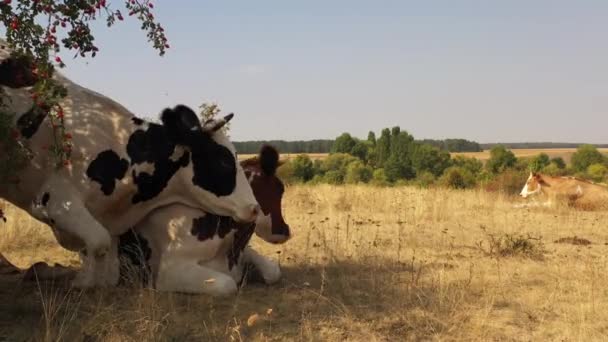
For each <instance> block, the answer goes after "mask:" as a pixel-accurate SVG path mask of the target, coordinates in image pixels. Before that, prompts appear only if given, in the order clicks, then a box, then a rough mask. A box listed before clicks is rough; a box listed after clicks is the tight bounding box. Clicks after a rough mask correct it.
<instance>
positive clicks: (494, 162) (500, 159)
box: [486, 145, 517, 174]
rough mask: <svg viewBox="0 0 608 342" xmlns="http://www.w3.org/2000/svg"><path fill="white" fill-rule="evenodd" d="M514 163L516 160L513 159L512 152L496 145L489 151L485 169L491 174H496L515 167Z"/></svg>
mask: <svg viewBox="0 0 608 342" xmlns="http://www.w3.org/2000/svg"><path fill="white" fill-rule="evenodd" d="M516 161H517V158H515V155H514V154H513V152H511V151H509V150H507V149H506V148H505V147H504V146H502V145H497V146H494V147H493V148H492V149H491V150H490V159H488V161H487V162H486V168H487V169H488V171H490V172H491V173H494V174H496V173H499V172H502V171H504V170H506V169H508V168H512V167H513V166H515V162H516Z"/></svg>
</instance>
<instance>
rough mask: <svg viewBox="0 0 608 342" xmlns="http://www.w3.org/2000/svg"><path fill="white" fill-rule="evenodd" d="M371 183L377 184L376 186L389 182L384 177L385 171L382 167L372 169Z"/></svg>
mask: <svg viewBox="0 0 608 342" xmlns="http://www.w3.org/2000/svg"><path fill="white" fill-rule="evenodd" d="M372 184H374V185H378V186H386V185H388V184H389V183H388V178H387V177H386V173H385V172H384V169H382V168H380V169H376V170H374V174H373V176H372Z"/></svg>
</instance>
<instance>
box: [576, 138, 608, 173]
mask: <svg viewBox="0 0 608 342" xmlns="http://www.w3.org/2000/svg"><path fill="white" fill-rule="evenodd" d="M570 162H571V164H572V168H573V169H574V171H576V172H585V171H587V168H588V167H589V166H591V165H593V164H606V157H605V156H604V155H602V154H601V153H600V151H598V150H597V148H595V146H593V145H588V144H585V145H581V146H579V147H578V148H577V149H576V152H575V153H574V154H573V155H572V160H571V161H570Z"/></svg>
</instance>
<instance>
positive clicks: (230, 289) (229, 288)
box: [203, 277, 237, 297]
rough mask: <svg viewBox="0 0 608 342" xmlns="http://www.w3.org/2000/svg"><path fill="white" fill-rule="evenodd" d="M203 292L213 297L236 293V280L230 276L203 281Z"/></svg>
mask: <svg viewBox="0 0 608 342" xmlns="http://www.w3.org/2000/svg"><path fill="white" fill-rule="evenodd" d="M203 292H205V293H208V294H209V295H211V296H214V297H227V296H232V295H234V294H236V292H237V286H236V282H235V281H234V280H233V279H232V278H230V277H221V278H217V279H210V280H209V281H205V282H204V283H203Z"/></svg>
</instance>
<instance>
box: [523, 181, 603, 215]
mask: <svg viewBox="0 0 608 342" xmlns="http://www.w3.org/2000/svg"><path fill="white" fill-rule="evenodd" d="M541 195H542V196H544V197H545V198H546V200H547V202H545V206H548V205H554V204H557V203H564V204H566V205H569V206H572V207H575V208H578V209H584V210H604V209H605V210H608V186H605V185H601V184H597V183H593V182H590V181H587V180H583V179H579V178H576V177H553V176H548V175H542V174H540V173H534V172H531V173H530V176H529V177H528V180H527V181H526V184H525V185H524V187H523V189H522V190H521V192H520V196H521V197H523V198H528V197H530V196H541Z"/></svg>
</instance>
